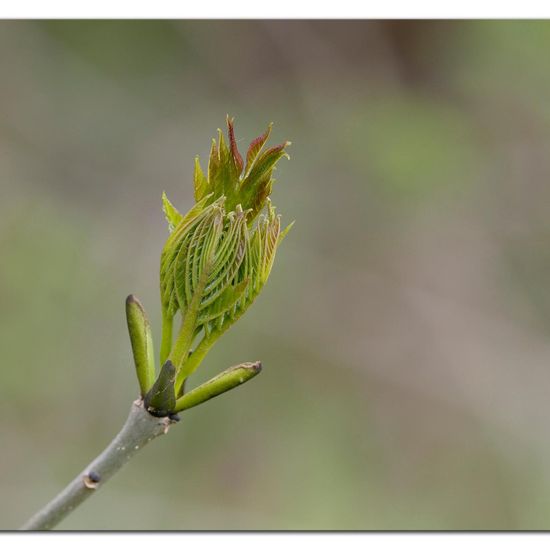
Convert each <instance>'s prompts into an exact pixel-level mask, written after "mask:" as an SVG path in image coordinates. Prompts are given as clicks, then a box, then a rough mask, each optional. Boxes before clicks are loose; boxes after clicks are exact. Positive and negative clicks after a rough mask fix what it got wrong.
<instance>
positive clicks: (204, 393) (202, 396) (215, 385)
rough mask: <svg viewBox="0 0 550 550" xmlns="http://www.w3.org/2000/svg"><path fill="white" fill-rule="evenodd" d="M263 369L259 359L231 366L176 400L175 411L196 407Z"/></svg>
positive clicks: (238, 384)
mask: <svg viewBox="0 0 550 550" xmlns="http://www.w3.org/2000/svg"><path fill="white" fill-rule="evenodd" d="M261 370H262V364H261V363H260V362H259V361H256V362H255V363H242V364H241V365H236V366H234V367H230V368H228V369H227V370H225V371H223V372H222V373H220V374H218V375H217V376H215V377H214V378H211V379H210V380H208V382H205V383H204V384H201V385H200V386H198V387H196V388H195V389H193V390H191V391H190V392H189V393H186V394H185V395H184V396H183V397H180V398H179V399H178V400H177V401H176V406H175V409H174V410H175V411H176V412H181V411H184V410H185V409H190V408H191V407H196V406H197V405H200V404H201V403H204V402H205V401H208V400H209V399H212V398H213V397H216V396H218V395H221V394H222V393H225V392H226V391H229V390H232V389H233V388H236V387H237V386H240V385H241V384H244V383H245V382H247V381H248V380H250V379H251V378H254V376H256V375H257V374H259V373H260V372H261Z"/></svg>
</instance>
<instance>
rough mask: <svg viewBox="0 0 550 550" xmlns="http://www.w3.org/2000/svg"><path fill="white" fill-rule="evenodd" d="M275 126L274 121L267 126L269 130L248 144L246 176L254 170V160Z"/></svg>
mask: <svg viewBox="0 0 550 550" xmlns="http://www.w3.org/2000/svg"><path fill="white" fill-rule="evenodd" d="M272 127H273V122H271V123H270V124H269V126H268V127H267V130H266V131H265V133H263V134H262V135H261V136H258V137H257V138H255V139H253V140H252V142H251V143H250V145H249V146H248V151H247V153H246V168H245V171H244V175H245V177H246V176H248V174H250V170H252V166H253V165H254V161H255V160H256V158H257V157H258V155H259V154H260V151H261V150H262V148H263V146H264V145H265V142H266V141H267V140H268V139H269V136H270V134H271V129H272Z"/></svg>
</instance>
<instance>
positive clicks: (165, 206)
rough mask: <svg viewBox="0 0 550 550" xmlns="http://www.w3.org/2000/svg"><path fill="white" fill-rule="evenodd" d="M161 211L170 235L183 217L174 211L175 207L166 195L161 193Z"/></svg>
mask: <svg viewBox="0 0 550 550" xmlns="http://www.w3.org/2000/svg"><path fill="white" fill-rule="evenodd" d="M162 210H163V212H164V216H165V217H166V221H167V222H168V230H169V231H170V233H172V232H173V231H174V229H176V227H177V226H178V225H179V224H180V223H181V220H183V216H182V215H181V214H180V213H179V212H178V211H177V210H176V208H175V206H174V205H173V204H172V203H171V202H170V201H169V200H168V197H167V196H166V193H165V192H164V191H163V192H162Z"/></svg>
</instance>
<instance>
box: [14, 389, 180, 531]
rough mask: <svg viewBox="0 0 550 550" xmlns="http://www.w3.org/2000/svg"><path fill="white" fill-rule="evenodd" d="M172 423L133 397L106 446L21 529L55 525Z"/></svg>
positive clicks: (35, 528)
mask: <svg viewBox="0 0 550 550" xmlns="http://www.w3.org/2000/svg"><path fill="white" fill-rule="evenodd" d="M171 423H172V421H171V420H170V419H169V418H168V417H163V418H157V417H155V416H152V415H151V414H149V413H148V412H147V411H146V410H145V409H144V408H143V402H142V401H141V400H137V401H134V403H132V407H131V409H130V414H129V415H128V419H127V420H126V423H125V424H124V426H123V427H122V429H121V430H120V432H119V434H118V435H117V436H116V437H115V438H114V439H113V441H112V442H111V443H110V444H109V446H108V447H107V448H106V449H105V450H104V451H103V452H102V453H101V454H100V455H99V456H98V457H97V458H96V459H95V460H93V461H92V462H91V463H90V464H89V465H88V466H87V467H86V469H85V470H84V471H83V472H82V473H80V474H79V475H78V476H77V477H76V478H75V479H73V481H71V482H70V483H69V485H67V487H65V489H63V491H61V493H59V494H58V495H57V496H56V497H55V498H54V499H53V500H52V501H51V502H49V503H48V504H46V506H44V508H42V510H40V511H39V512H38V513H37V514H35V515H34V516H33V517H32V518H31V519H30V520H29V521H27V523H25V524H24V525H23V527H21V529H22V530H34V531H44V530H48V529H51V528H52V527H55V526H56V525H57V524H58V523H59V522H60V521H61V520H62V519H63V518H65V516H67V515H68V514H70V513H71V512H72V511H73V510H74V509H75V508H76V507H77V506H78V505H79V504H81V503H82V502H84V501H85V500H86V499H87V498H88V497H89V496H91V495H92V494H94V493H95V492H96V491H97V489H99V488H100V487H102V486H103V484H104V483H105V482H106V481H107V480H108V479H109V478H110V477H111V476H112V475H113V474H115V473H116V472H117V471H118V470H119V469H120V468H122V466H124V464H126V463H127V462H128V461H129V460H130V459H131V458H132V457H133V456H134V455H135V454H136V453H137V452H138V451H139V450H140V449H141V448H142V447H143V446H144V445H146V444H147V443H148V442H149V441H151V440H152V439H154V438H155V437H158V436H159V435H163V434H165V433H166V432H167V431H168V428H169V426H170V424H171Z"/></svg>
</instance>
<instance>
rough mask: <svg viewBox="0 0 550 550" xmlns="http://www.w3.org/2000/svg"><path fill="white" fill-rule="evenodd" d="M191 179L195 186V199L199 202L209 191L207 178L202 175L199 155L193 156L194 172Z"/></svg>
mask: <svg viewBox="0 0 550 550" xmlns="http://www.w3.org/2000/svg"><path fill="white" fill-rule="evenodd" d="M193 181H194V186H195V200H196V201H197V202H199V201H200V200H202V199H203V198H204V197H205V196H206V195H207V194H208V193H210V192H211V191H210V189H209V186H208V180H207V179H206V178H205V177H204V174H203V172H202V168H201V164H200V162H199V157H195V173H194V176H193Z"/></svg>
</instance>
